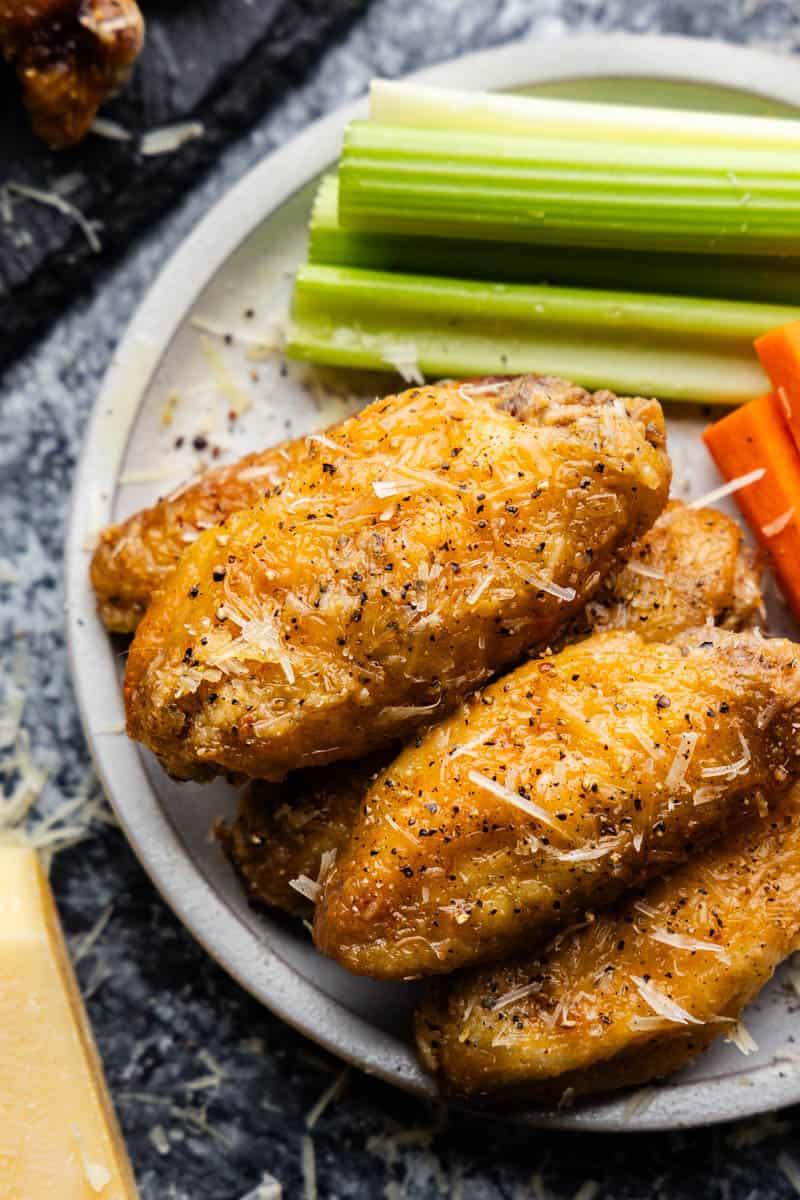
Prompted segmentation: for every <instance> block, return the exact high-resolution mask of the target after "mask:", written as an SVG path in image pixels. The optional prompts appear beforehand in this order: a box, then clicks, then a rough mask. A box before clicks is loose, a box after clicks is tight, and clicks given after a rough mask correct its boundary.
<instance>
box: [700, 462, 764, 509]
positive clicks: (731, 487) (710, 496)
mask: <svg viewBox="0 0 800 1200" xmlns="http://www.w3.org/2000/svg"><path fill="white" fill-rule="evenodd" d="M766 473H767V468H766V467H756V469H755V471H748V473H747V474H746V475H738V476H737V477H736V479H731V480H730V481H729V482H728V483H724V484H722V486H721V487H718V488H714V490H713V491H711V492H706V494H705V496H699V497H698V498H697V499H696V500H690V501H689V503H688V504H687V505H686V507H687V508H691V509H697V508H705V507H706V506H707V505H709V504H716V502H717V500H724V499H725V497H726V496H732V495H733V494H734V492H740V491H741V490H742V488H746V487H749V486H750V484H751V483H758V481H759V479H763V478H764V476H765V475H766Z"/></svg>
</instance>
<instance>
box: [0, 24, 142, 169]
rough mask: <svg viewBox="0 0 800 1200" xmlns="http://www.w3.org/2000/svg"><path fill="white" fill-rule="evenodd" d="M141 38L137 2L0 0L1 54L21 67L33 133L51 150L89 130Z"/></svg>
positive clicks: (127, 68) (127, 69) (123, 75)
mask: <svg viewBox="0 0 800 1200" xmlns="http://www.w3.org/2000/svg"><path fill="white" fill-rule="evenodd" d="M143 42H144V21H143V20H142V14H141V12H140V10H139V7H138V5H137V4H136V2H135V0H0V53H2V55H3V57H4V58H6V59H8V61H9V62H10V63H12V64H13V65H14V66H15V67H16V71H17V75H18V76H19V79H20V82H21V83H22V86H23V89H24V93H25V104H26V106H27V108H28V111H29V112H30V115H31V123H32V125H33V129H34V132H35V133H36V134H37V135H38V136H39V137H40V138H42V139H43V140H44V141H45V142H47V143H48V145H49V146H52V147H53V148H54V149H60V148H62V147H64V146H72V145H74V144H75V143H76V142H79V141H80V140H81V138H83V137H84V136H85V135H86V134H87V133H88V131H89V127H90V126H91V124H92V121H93V120H94V117H95V113H96V112H97V109H98V108H99V107H100V105H101V104H102V103H103V101H104V100H105V99H107V97H108V96H110V95H111V94H112V93H113V92H114V91H116V89H117V88H118V87H119V86H120V84H121V83H123V82H124V81H125V79H126V78H127V76H128V74H129V72H130V69H131V67H132V65H133V63H134V62H135V60H136V58H137V56H138V54H139V51H140V50H141V48H142V44H143Z"/></svg>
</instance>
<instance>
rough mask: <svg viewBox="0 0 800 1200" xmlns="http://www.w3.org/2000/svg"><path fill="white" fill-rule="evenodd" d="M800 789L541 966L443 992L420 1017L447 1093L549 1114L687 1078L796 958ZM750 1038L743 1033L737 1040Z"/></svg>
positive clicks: (448, 983) (578, 932)
mask: <svg viewBox="0 0 800 1200" xmlns="http://www.w3.org/2000/svg"><path fill="white" fill-rule="evenodd" d="M798 895H800V789H798V788H794V789H792V791H790V792H788V793H787V794H785V795H784V796H783V798H782V799H781V800H780V801H779V802H778V803H777V804H776V805H775V806H774V808H773V809H772V811H771V812H770V814H769V816H767V815H765V814H760V813H759V812H758V811H753V812H752V813H751V814H750V816H749V817H748V818H747V820H746V821H745V823H744V824H743V826H742V827H741V828H739V829H737V830H736V831H735V832H732V833H731V834H729V835H727V836H726V837H725V838H723V839H722V840H721V841H719V842H716V843H715V844H714V845H713V846H711V847H710V848H709V849H707V850H705V851H704V852H702V853H700V854H698V855H697V856H696V857H695V858H693V859H692V860H691V861H690V862H689V863H687V864H686V865H685V866H683V867H680V868H679V869H677V870H676V871H675V872H674V873H673V874H672V875H669V876H668V877H667V878H666V879H663V880H658V882H655V883H652V884H651V885H650V887H649V888H648V889H647V890H646V891H645V892H644V894H643V895H641V896H640V897H638V898H632V899H629V900H628V901H627V902H626V903H625V905H624V906H622V907H620V908H619V909H618V910H617V911H615V912H610V913H605V914H602V915H600V916H599V917H597V919H596V920H592V921H590V922H589V923H588V924H586V925H584V926H583V927H581V928H578V929H575V930H574V931H572V932H569V933H566V934H562V935H560V936H559V937H558V938H557V939H556V940H555V941H554V942H553V943H552V944H551V945H550V946H548V947H547V948H546V949H544V950H543V951H541V952H540V953H539V954H538V955H537V956H535V957H534V956H529V957H526V958H525V959H522V960H520V961H518V962H514V963H511V964H508V965H506V966H501V967H495V968H493V969H484V970H479V971H467V972H464V973H463V974H461V975H460V976H455V977H454V978H453V979H452V980H441V981H439V980H437V981H436V983H435V984H434V985H432V987H431V989H430V991H429V993H428V995H427V997H426V999H425V1002H424V1003H423V1004H422V1006H421V1008H420V1010H419V1012H418V1014H417V1045H418V1048H419V1052H420V1057H421V1059H422V1062H423V1064H424V1065H425V1066H426V1067H427V1068H428V1069H429V1070H430V1071H434V1072H436V1073H438V1075H439V1077H440V1079H441V1081H442V1084H443V1086H444V1087H446V1088H447V1090H448V1091H450V1092H455V1093H458V1094H460V1095H464V1096H472V1097H478V1096H482V1095H484V1096H493V1097H494V1098H495V1099H505V1100H506V1101H511V1100H517V1101H519V1100H522V1099H523V1098H524V1099H527V1100H532V1101H534V1102H539V1103H541V1102H544V1103H551V1102H555V1101H557V1100H559V1099H560V1098H561V1097H563V1096H565V1095H573V1096H581V1095H584V1094H587V1093H592V1092H602V1091H608V1090H610V1089H612V1088H620V1087H626V1086H628V1085H632V1084H642V1083H646V1082H647V1081H648V1080H651V1079H654V1078H657V1077H658V1076H661V1075H666V1074H669V1073H670V1072H672V1071H676V1070H678V1069H679V1068H680V1067H682V1066H684V1064H685V1063H687V1062H689V1061H690V1060H691V1059H692V1058H694V1057H695V1056H696V1055H697V1054H699V1053H700V1052H701V1051H702V1050H704V1049H705V1048H706V1047H707V1046H708V1045H709V1044H710V1043H711V1042H712V1041H713V1040H714V1039H715V1038H717V1037H719V1036H720V1035H722V1034H728V1035H729V1036H731V1035H733V1036H736V1029H735V1027H734V1024H733V1022H735V1021H736V1020H737V1019H738V1017H739V1015H740V1014H741V1012H742V1009H743V1008H744V1007H745V1005H746V1004H748V1003H749V1002H750V1000H752V999H753V998H754V997H755V995H756V994H757V993H758V991H759V990H760V988H761V987H762V986H763V985H764V984H765V983H766V981H767V980H768V979H769V978H770V976H771V975H772V973H773V971H774V970H775V968H776V966H777V965H778V964H779V963H780V962H781V960H782V959H784V958H786V956H787V955H788V954H790V953H791V952H792V951H793V950H795V949H797V948H798V947H799V946H800V906H798V903H797V898H798ZM739 1036H745V1037H746V1034H739Z"/></svg>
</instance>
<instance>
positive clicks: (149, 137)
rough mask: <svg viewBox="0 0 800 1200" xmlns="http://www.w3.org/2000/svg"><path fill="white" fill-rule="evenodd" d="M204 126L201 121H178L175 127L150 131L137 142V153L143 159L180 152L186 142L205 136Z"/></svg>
mask: <svg viewBox="0 0 800 1200" xmlns="http://www.w3.org/2000/svg"><path fill="white" fill-rule="evenodd" d="M205 131H206V130H205V126H204V125H203V123H202V122H201V121H179V122H177V123H176V124H175V125H164V126H162V127H161V128H160V129H151V130H150V132H149V133H145V134H144V135H143V136H142V140H141V141H140V142H139V153H140V154H143V155H145V157H152V156H154V155H157V154H173V153H174V152H175V151H176V150H180V148H181V146H183V145H185V143H186V142H191V141H194V139H195V138H201V137H203V135H204V134H205Z"/></svg>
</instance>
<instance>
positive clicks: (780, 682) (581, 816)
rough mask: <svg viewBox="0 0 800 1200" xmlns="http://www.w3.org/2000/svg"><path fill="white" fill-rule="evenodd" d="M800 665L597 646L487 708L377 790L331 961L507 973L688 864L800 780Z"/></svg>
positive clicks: (700, 640)
mask: <svg viewBox="0 0 800 1200" xmlns="http://www.w3.org/2000/svg"><path fill="white" fill-rule="evenodd" d="M797 654H798V649H797V647H795V646H793V645H792V644H791V643H789V642H786V641H783V640H778V639H774V640H764V639H763V638H761V637H760V636H758V635H756V634H746V633H743V634H734V633H729V632H727V631H722V630H716V629H713V628H710V627H709V628H708V629H703V630H701V631H695V632H694V633H692V634H686V635H683V636H682V637H681V638H679V639H677V640H676V641H675V642H673V643H671V644H669V645H657V644H654V643H647V642H645V641H644V640H643V639H642V638H640V637H639V635H638V634H634V633H631V632H617V633H604V634H595V635H593V636H592V637H590V638H587V639H586V640H585V641H582V642H580V643H578V644H577V645H575V646H571V647H569V648H567V649H566V650H563V651H561V653H560V654H558V655H556V656H555V657H553V658H549V659H540V660H537V661H534V662H531V663H528V664H527V665H525V666H523V667H520V668H518V669H517V670H516V671H514V672H512V674H510V675H508V676H506V677H505V678H503V679H500V680H499V681H497V682H496V683H494V684H492V685H491V686H490V687H488V688H486V689H485V690H484V691H482V692H479V693H477V694H476V695H475V696H473V697H472V698H471V699H470V700H469V701H467V702H466V703H465V704H463V705H462V706H461V707H460V708H459V709H458V710H457V711H456V712H455V713H454V714H453V715H452V716H451V717H450V718H449V719H448V720H446V721H444V722H442V723H441V724H440V725H438V726H437V727H436V728H435V729H433V730H431V731H430V732H429V733H428V734H427V735H426V736H425V737H423V738H422V739H419V740H418V742H417V743H416V744H415V745H412V746H409V747H406V749H405V750H404V751H403V753H402V754H401V755H400V756H399V757H398V758H397V759H396V760H395V761H394V762H393V763H392V764H391V765H390V766H389V767H388V768H387V769H386V770H385V771H384V772H383V774H382V775H381V776H380V777H379V778H378V780H377V781H376V782H375V784H373V786H372V787H371V788H370V789H369V792H368V794H367V796H366V798H365V800H364V804H363V810H362V812H361V814H360V815H359V817H358V820H357V822H356V825H355V828H354V831H353V835H352V837H351V839H350V842H349V843H348V846H347V849H346V850H345V852H344V853H343V854H342V855H341V857H340V858H339V859H338V861H337V862H336V864H335V866H334V868H333V870H332V872H331V873H330V875H329V876H328V879H327V882H326V885H325V887H324V889H323V892H322V897H321V900H320V902H319V904H318V905H317V907H316V911H315V921H314V937H315V941H316V943H317V945H318V947H319V948H320V949H321V950H322V951H323V952H324V953H325V954H328V955H330V956H331V957H332V958H335V959H336V960H337V961H338V962H340V963H341V964H342V965H343V966H346V967H347V968H349V970H351V971H354V972H355V973H357V974H367V975H372V976H375V977H378V978H403V977H415V976H421V975H427V974H435V973H443V972H447V971H452V970H455V969H456V968H457V967H460V966H462V965H465V964H469V963H478V962H481V961H483V962H489V961H497V960H498V959H501V958H503V957H505V956H507V955H509V954H512V953H514V952H518V951H521V950H522V949H524V948H525V947H526V946H530V945H531V944H534V942H535V940H536V939H537V938H538V939H541V938H542V937H545V936H547V935H548V934H549V932H550V931H551V930H553V929H554V928H555V927H557V926H561V925H563V924H565V923H569V922H571V921H573V920H576V919H581V917H582V916H583V914H584V912H585V911H586V909H587V907H588V908H593V907H595V906H600V905H603V904H607V903H609V902H611V901H612V900H613V899H614V898H615V897H617V896H619V895H620V894H621V892H622V891H623V890H625V889H626V888H629V887H631V886H635V885H637V884H638V883H640V882H642V881H643V880H644V879H647V878H650V877H652V876H653V875H655V874H657V873H661V872H663V871H664V870H666V869H667V868H668V867H670V866H671V865H673V864H675V863H677V862H680V861H682V860H683V859H684V858H685V857H686V855H687V854H688V852H689V850H690V849H691V848H692V847H694V848H696V847H697V846H698V845H700V844H702V842H703V839H708V838H709V837H710V836H712V835H715V834H717V833H718V832H719V831H720V829H721V828H723V827H724V825H725V823H726V821H727V820H728V819H730V818H731V817H733V816H735V815H738V814H739V813H740V811H741V809H742V807H743V806H745V805H747V804H749V803H751V802H752V797H753V795H754V792H755V791H756V790H757V789H759V788H765V789H772V788H773V787H774V786H775V785H776V784H778V785H780V784H784V785H785V784H786V783H788V782H789V780H790V779H791V778H792V777H793V776H794V775H795V773H796V772H797V770H798V767H799V766H800V741H799V740H798V738H797V728H798V725H800V670H799V669H798V659H797V657H796V656H797Z"/></svg>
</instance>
